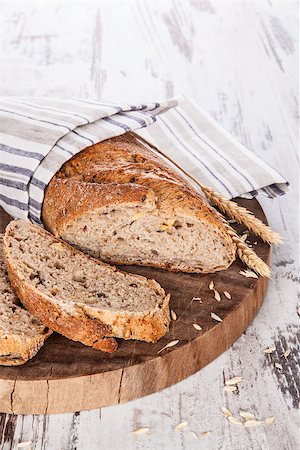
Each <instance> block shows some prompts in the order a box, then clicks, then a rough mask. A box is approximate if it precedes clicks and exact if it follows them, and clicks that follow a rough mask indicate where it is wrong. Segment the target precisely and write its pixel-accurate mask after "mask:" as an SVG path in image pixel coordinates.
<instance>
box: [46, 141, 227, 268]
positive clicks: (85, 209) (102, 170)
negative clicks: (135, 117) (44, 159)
mask: <svg viewBox="0 0 300 450" xmlns="http://www.w3.org/2000/svg"><path fill="white" fill-rule="evenodd" d="M43 222H44V225H45V227H46V228H47V229H48V230H50V231H51V232H52V233H53V234H54V235H55V236H58V237H61V238H62V239H64V240H65V241H67V242H69V243H70V244H72V245H75V246H77V247H78V248H79V249H81V250H82V251H84V252H86V253H89V254H90V255H92V256H94V257H97V258H99V259H101V260H103V261H107V262H109V263H114V264H140V265H146V266H153V267H160V268H163V269H168V270H172V271H183V272H204V273H205V272H215V271H218V270H223V269H226V268H227V267H228V266H229V265H230V264H231V263H232V262H233V261H234V259H235V245H234V244H233V242H232V239H231V238H230V236H229V235H228V233H227V231H226V228H225V226H224V224H223V223H222V221H221V219H220V216H219V215H218V213H217V212H216V211H215V210H214V209H213V208H212V207H211V206H210V205H209V204H208V203H207V201H206V200H205V199H204V198H203V197H202V196H201V195H200V194H199V192H197V191H196V190H195V189H194V188H193V187H192V186H190V185H189V184H188V183H187V181H186V180H185V179H184V178H182V177H181V176H180V175H179V174H178V173H177V172H175V171H174V170H173V169H172V168H170V167H169V166H168V165H167V163H166V162H165V161H164V160H163V159H162V158H160V157H159V156H158V154H157V153H155V152H153V150H151V149H150V148H148V147H146V145H145V144H143V143H142V142H141V141H140V140H139V138H138V137H136V136H134V135H132V134H130V133H126V134H125V135H123V136H119V137H116V138H112V139H108V140H106V141H103V142H101V143H99V144H96V145H93V146H91V147H88V148H87V149H85V150H83V151H82V152H80V153H79V154H78V155H76V156H75V157H73V158H72V159H71V160H69V161H68V162H67V163H65V164H64V166H63V167H62V168H61V170H60V171H59V172H58V173H57V174H56V175H55V176H54V177H53V179H52V180H51V182H50V183H49V185H48V187H47V189H46V192H45V199H44V203H43Z"/></svg>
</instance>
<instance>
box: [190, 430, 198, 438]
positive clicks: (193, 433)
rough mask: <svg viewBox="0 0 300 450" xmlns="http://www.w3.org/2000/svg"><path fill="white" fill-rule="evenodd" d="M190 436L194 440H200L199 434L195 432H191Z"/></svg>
mask: <svg viewBox="0 0 300 450" xmlns="http://www.w3.org/2000/svg"><path fill="white" fill-rule="evenodd" d="M189 434H190V435H191V436H192V437H193V438H194V439H199V437H198V434H197V433H195V431H189Z"/></svg>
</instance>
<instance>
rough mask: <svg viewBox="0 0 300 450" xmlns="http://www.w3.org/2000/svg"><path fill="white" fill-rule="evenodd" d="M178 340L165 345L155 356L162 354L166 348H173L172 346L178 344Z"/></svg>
mask: <svg viewBox="0 0 300 450" xmlns="http://www.w3.org/2000/svg"><path fill="white" fill-rule="evenodd" d="M178 342H179V339H176V341H171V342H169V343H168V344H167V345H165V346H164V347H163V348H161V349H160V350H159V351H158V352H157V355H158V354H159V353H160V352H162V351H163V350H165V349H166V348H170V347H174V345H176V344H178Z"/></svg>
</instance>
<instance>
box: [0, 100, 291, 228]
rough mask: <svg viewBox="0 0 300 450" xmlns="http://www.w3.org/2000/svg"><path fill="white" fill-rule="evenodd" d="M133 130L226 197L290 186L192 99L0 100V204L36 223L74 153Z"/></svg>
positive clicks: (268, 192) (277, 191) (279, 190)
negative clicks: (49, 188) (50, 186)
mask: <svg viewBox="0 0 300 450" xmlns="http://www.w3.org/2000/svg"><path fill="white" fill-rule="evenodd" d="M142 128H143V130H140V131H139V134H140V135H141V136H142V137H144V138H145V139H147V140H148V141H149V142H151V143H153V144H154V145H156V146H157V147H159V148H161V149H162V150H163V151H164V153H165V154H166V155H167V156H168V157H170V158H172V159H173V160H174V161H175V162H176V163H177V164H179V165H180V166H181V167H182V168H183V169H185V170H186V171H187V172H188V173H190V175H192V176H193V177H194V178H196V179H198V180H199V181H200V182H201V183H203V184H205V185H207V186H209V187H211V188H213V189H215V190H217V191H219V192H220V193H221V194H223V195H226V196H227V197H229V198H232V197H236V196H246V197H254V196H256V195H257V194H258V193H259V192H263V193H264V194H266V195H267V196H269V197H271V198H272V197H275V196H277V195H281V194H283V193H284V192H285V191H286V190H287V186H288V183H287V181H286V180H285V179H284V178H282V176H281V175H280V174H279V173H278V172H277V171H275V170H274V169H272V168H271V167H270V166H269V165H267V164H266V163H265V162H264V161H263V160H261V159H260V158H258V157H257V156H255V155H254V154H253V153H252V152H251V151H249V150H247V149H246V148H245V147H244V146H243V145H242V144H240V143H239V142H238V141H237V140H236V139H234V138H233V137H232V136H231V135H230V134H229V133H227V132H226V131H225V130H224V129H222V128H221V127H220V126H219V125H218V124H217V123H216V122H215V121H214V120H213V119H212V118H211V117H209V116H208V115H207V114H205V113H204V111H202V110H201V109H200V108H199V107H198V106H196V105H195V104H194V103H193V102H191V101H189V100H186V99H180V100H169V101H165V102H163V103H143V104H139V105H128V104H119V103H118V104H116V103H112V102H108V101H102V100H86V99H58V98H29V97H13V98H12V97H1V98H0V205H1V206H2V207H3V208H4V209H5V210H6V211H7V212H8V213H9V214H11V215H12V216H13V217H18V218H21V219H26V218H28V219H30V220H31V221H33V222H35V223H38V224H41V208H42V203H43V198H44V190H45V188H46V186H47V184H48V183H49V181H50V180H51V178H52V177H53V175H54V174H55V173H56V172H57V171H58V170H59V169H60V167H61V166H62V165H63V163H64V162H66V161H67V160H68V159H70V158H71V157H72V156H73V155H75V154H76V153H78V152H79V151H80V150H82V149H84V148H86V147H88V146H90V145H92V144H95V143H97V142H100V141H102V140H104V139H108V138H111V137H114V136H118V135H120V134H123V133H125V132H127V131H131V130H139V129H142Z"/></svg>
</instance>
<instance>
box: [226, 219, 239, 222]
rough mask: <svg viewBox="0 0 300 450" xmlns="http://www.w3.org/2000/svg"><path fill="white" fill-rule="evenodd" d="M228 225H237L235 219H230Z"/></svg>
mask: <svg viewBox="0 0 300 450" xmlns="http://www.w3.org/2000/svg"><path fill="white" fill-rule="evenodd" d="M227 222H228V223H237V222H236V220H235V219H229V220H227Z"/></svg>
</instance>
